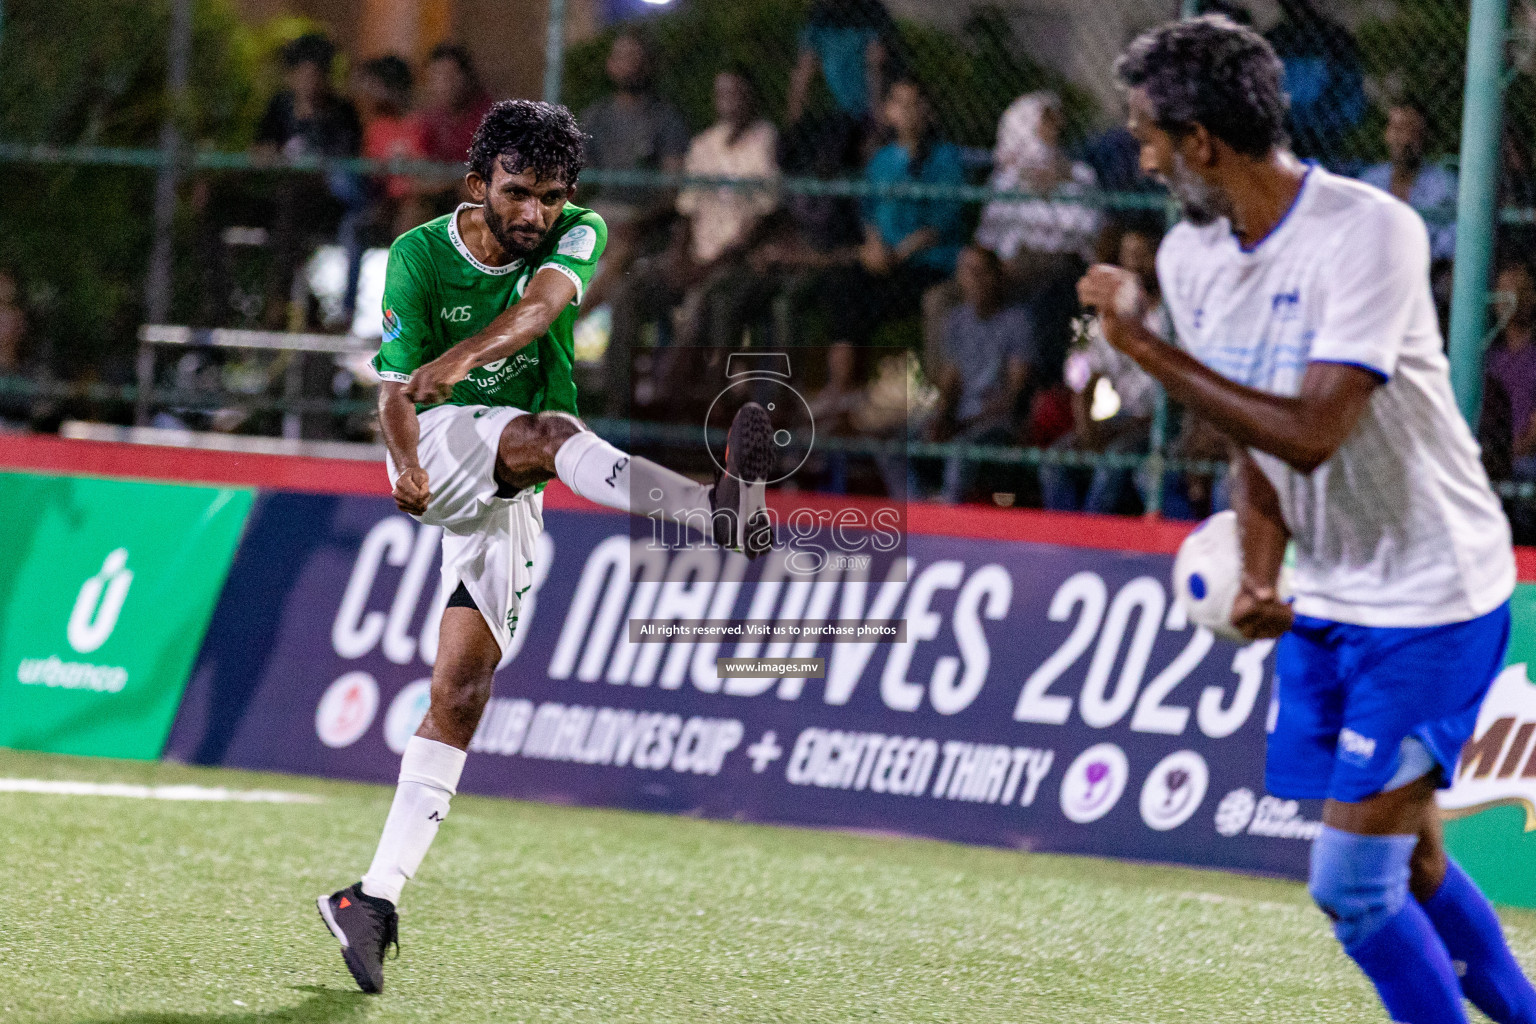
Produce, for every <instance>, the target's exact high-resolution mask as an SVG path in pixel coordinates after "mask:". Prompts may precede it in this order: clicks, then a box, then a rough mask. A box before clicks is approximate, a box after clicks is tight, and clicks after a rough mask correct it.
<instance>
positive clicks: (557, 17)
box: [544, 0, 565, 103]
mask: <svg viewBox="0 0 1536 1024" xmlns="http://www.w3.org/2000/svg"><path fill="white" fill-rule="evenodd" d="M564 70H565V0H549V26H548V28H547V30H546V32H545V35H544V102H545V103H559V102H560V75H561V73H562V72H563V71H564Z"/></svg>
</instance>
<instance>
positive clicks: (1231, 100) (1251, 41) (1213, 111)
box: [1115, 14, 1289, 156]
mask: <svg viewBox="0 0 1536 1024" xmlns="http://www.w3.org/2000/svg"><path fill="white" fill-rule="evenodd" d="M1115 76H1116V77H1117V78H1119V79H1120V82H1121V84H1122V85H1124V86H1125V87H1126V88H1128V89H1142V90H1144V91H1145V92H1146V94H1147V98H1148V99H1149V100H1151V101H1152V109H1153V111H1154V113H1155V116H1156V118H1157V124H1158V126H1159V127H1160V128H1162V129H1164V130H1165V131H1169V132H1173V133H1175V134H1178V133H1182V132H1186V131H1188V130H1190V129H1191V128H1192V127H1194V126H1195V125H1197V124H1201V125H1204V126H1205V130H1206V131H1208V132H1210V133H1211V134H1212V135H1213V136H1215V137H1216V138H1218V139H1220V140H1221V141H1223V142H1225V143H1226V144H1227V145H1229V146H1231V147H1232V148H1233V149H1235V150H1237V151H1238V152H1239V153H1244V154H1246V155H1248V156H1264V155H1265V154H1266V153H1268V152H1269V151H1270V150H1272V149H1274V148H1275V147H1276V146H1283V145H1285V144H1286V143H1287V141H1288V139H1287V137H1286V131H1285V112H1286V109H1287V107H1288V106H1289V100H1288V99H1287V98H1286V95H1285V86H1284V84H1283V83H1284V80H1285V72H1284V69H1283V68H1282V66H1281V64H1280V58H1279V57H1277V56H1275V51H1274V49H1273V48H1272V47H1271V46H1270V45H1269V43H1268V42H1266V41H1265V39H1264V37H1263V36H1261V35H1259V34H1258V33H1257V32H1255V31H1254V30H1253V29H1251V28H1248V27H1247V26H1245V25H1238V24H1236V23H1234V22H1233V21H1231V20H1230V19H1229V18H1226V17H1223V16H1221V15H1214V14H1213V15H1206V16H1204V17H1200V18H1189V19H1186V20H1184V21H1175V22H1170V23H1169V24H1166V25H1161V26H1159V27H1157V28H1155V29H1152V30H1151V31H1149V32H1146V33H1144V34H1143V35H1141V36H1139V37H1138V38H1137V39H1136V40H1135V41H1134V42H1132V43H1131V45H1130V46H1128V47H1126V50H1125V52H1124V53H1123V54H1121V55H1120V59H1119V60H1117V61H1116V62H1115Z"/></svg>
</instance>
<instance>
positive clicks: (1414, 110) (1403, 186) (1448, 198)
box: [1360, 101, 1456, 260]
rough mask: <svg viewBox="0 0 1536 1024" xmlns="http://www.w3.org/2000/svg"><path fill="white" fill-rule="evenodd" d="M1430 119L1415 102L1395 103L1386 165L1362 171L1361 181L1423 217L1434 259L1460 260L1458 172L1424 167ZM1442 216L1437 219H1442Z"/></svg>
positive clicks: (1389, 113) (1387, 138)
mask: <svg viewBox="0 0 1536 1024" xmlns="http://www.w3.org/2000/svg"><path fill="white" fill-rule="evenodd" d="M1428 137H1429V120H1428V117H1427V115H1426V114H1425V111H1424V108H1423V107H1422V106H1420V105H1419V104H1418V103H1416V102H1413V101H1404V102H1402V103H1395V104H1393V105H1392V108H1391V109H1390V110H1388V111H1387V128H1386V131H1385V132H1383V133H1382V138H1383V140H1384V141H1385V142H1386V144H1387V156H1388V160H1387V162H1386V163H1380V164H1374V165H1372V166H1370V167H1367V168H1366V169H1365V170H1364V171H1362V172H1360V180H1361V181H1363V182H1365V183H1367V184H1370V185H1375V186H1376V187H1377V188H1379V189H1382V190H1383V191H1386V192H1390V193H1392V194H1393V195H1394V196H1397V198H1399V199H1401V200H1402V201H1403V202H1405V203H1407V204H1408V205H1409V206H1412V207H1413V208H1414V209H1415V210H1418V211H1419V213H1420V214H1422V215H1423V216H1424V218H1425V220H1426V222H1427V223H1428V225H1429V251H1430V257H1431V258H1432V259H1436V260H1448V259H1451V258H1452V257H1454V256H1455V255H1456V221H1455V220H1454V219H1452V218H1454V216H1455V213H1456V172H1455V171H1452V170H1449V169H1447V168H1445V167H1443V166H1441V165H1440V164H1436V163H1425V162H1424V148H1425V145H1426V143H1427V142H1428ZM1437 214H1438V216H1437Z"/></svg>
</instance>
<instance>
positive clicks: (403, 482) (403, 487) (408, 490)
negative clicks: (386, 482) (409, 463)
mask: <svg viewBox="0 0 1536 1024" xmlns="http://www.w3.org/2000/svg"><path fill="white" fill-rule="evenodd" d="M431 498H432V492H431V491H430V490H428V489H427V471H426V470H424V469H422V468H421V467H420V466H417V467H416V468H415V469H407V470H405V471H404V472H403V473H401V474H400V475H399V476H398V477H396V478H395V505H396V506H398V507H399V509H400V511H401V512H408V513H410V514H411V515H413V516H419V515H421V514H422V513H423V512H425V511H426V510H427V502H428V501H430V500H431Z"/></svg>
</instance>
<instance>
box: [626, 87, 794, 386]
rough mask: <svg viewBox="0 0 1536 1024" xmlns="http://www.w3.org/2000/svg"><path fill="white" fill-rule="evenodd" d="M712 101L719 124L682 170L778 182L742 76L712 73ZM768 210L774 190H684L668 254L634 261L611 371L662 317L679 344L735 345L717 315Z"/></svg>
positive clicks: (766, 128) (768, 141)
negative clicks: (645, 329)
mask: <svg viewBox="0 0 1536 1024" xmlns="http://www.w3.org/2000/svg"><path fill="white" fill-rule="evenodd" d="M714 98H715V116H716V121H715V123H714V124H713V125H711V126H710V127H709V128H706V129H705V130H704V131H703V132H702V133H700V134H699V136H698V137H697V138H695V139H694V140H693V144H692V145H691V146H689V148H688V156H687V158H686V159H685V161H684V169H685V170H686V171H687V172H688V173H689V174H690V175H696V176H700V177H723V178H763V179H772V178H775V177H777V176H778V164H777V160H776V150H777V143H778V134H777V132H776V131H775V130H774V127H773V125H772V124H770V123H769V122H768V121H766V120H764V119H763V118H761V117H759V116H758V113H757V95H756V92H755V90H754V89H753V86H752V83H751V81H750V80H749V79H748V78H747V75H746V73H745V71H743V70H741V69H739V68H731V69H727V70H725V71H722V72H720V73H719V74H718V75H716V76H715V97H714ZM774 206H775V198H774V193H773V191H772V190H771V189H750V188H736V187H721V188H689V189H684V190H683V192H682V193H681V194H680V195H679V196H678V197H677V211H678V213H680V214H681V215H682V217H681V219H680V221H679V222H678V225H677V227H676V228H675V229H674V230H673V232H672V239H671V242H670V244H669V245H668V248H667V251H666V252H664V253H661V254H660V255H658V256H656V257H648V258H644V259H641V260H639V261H637V262H636V263H635V266H634V269H633V270H632V271H631V272H630V275H629V277H628V278H627V279H626V280H625V281H624V283H623V285H622V287H621V288H620V289H619V291H618V293H617V295H616V296H615V297H614V309H613V334H612V337H611V340H610V342H609V353H610V356H611V357H612V358H611V360H610V361H609V364H608V365H609V367H610V368H611V369H614V370H616V371H617V372H619V373H622V372H623V369H624V368H626V367H627V366H628V362H629V359H630V356H631V354H632V353H633V351H634V349H635V347H636V345H637V344H638V343H639V340H640V332H641V329H642V327H643V326H644V325H645V324H646V323H648V322H651V321H654V320H655V319H656V318H658V317H663V318H664V317H666V316H667V315H668V314H671V318H672V320H673V322H674V327H675V333H676V339H677V341H678V342H679V343H680V344H684V345H698V344H713V345H718V346H727V347H735V346H737V345H739V344H740V341H741V339H740V337H739V334H738V335H734V336H733V335H732V333H731V325H730V324H729V323H728V322H725V321H723V320H722V319H720V318H719V317H717V316H716V315H715V314H716V313H717V312H718V311H719V310H721V309H728V308H729V307H730V305H731V302H730V295H731V293H732V292H733V290H734V289H737V288H739V287H741V286H742V282H743V279H744V277H745V276H747V275H749V274H750V271H749V270H748V269H747V265H746V257H747V254H748V252H750V251H751V249H752V248H753V246H755V245H756V244H757V242H758V241H759V240H760V237H761V230H762V228H763V226H764V224H765V218H766V217H767V216H768V214H769V213H771V212H772V211H773V208H774Z"/></svg>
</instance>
